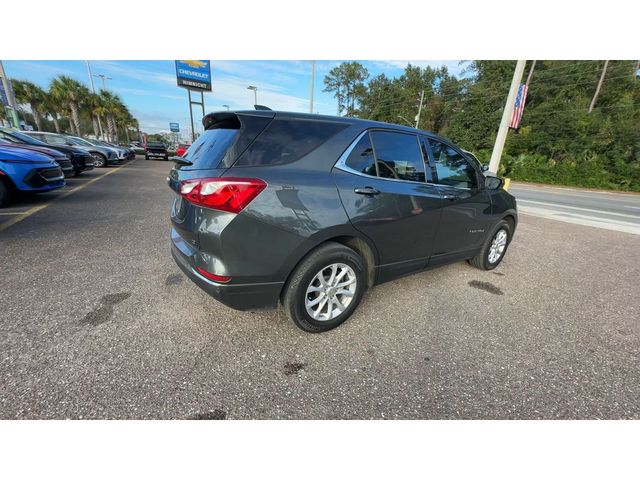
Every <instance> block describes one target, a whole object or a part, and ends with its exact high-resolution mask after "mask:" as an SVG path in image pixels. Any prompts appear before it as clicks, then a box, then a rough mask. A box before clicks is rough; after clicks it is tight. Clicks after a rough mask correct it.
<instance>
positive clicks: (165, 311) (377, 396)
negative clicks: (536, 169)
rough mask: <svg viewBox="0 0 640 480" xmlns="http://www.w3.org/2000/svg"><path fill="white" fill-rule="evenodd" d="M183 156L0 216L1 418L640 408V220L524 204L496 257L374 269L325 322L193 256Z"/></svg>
mask: <svg viewBox="0 0 640 480" xmlns="http://www.w3.org/2000/svg"><path fill="white" fill-rule="evenodd" d="M169 166H170V165H169V164H168V163H166V162H161V161H145V160H135V161H133V162H130V163H129V164H128V165H126V166H124V167H122V168H119V169H109V170H106V171H105V170H96V171H93V172H89V173H88V174H87V175H86V177H87V178H85V179H79V180H75V179H73V180H71V181H70V182H69V184H70V186H69V188H68V190H67V192H70V193H67V192H58V193H56V194H54V193H52V194H48V195H46V196H44V197H36V198H35V199H28V202H30V203H28V204H27V205H24V204H18V205H16V206H14V207H12V209H10V210H11V211H13V212H22V213H20V214H19V215H5V216H2V215H0V220H1V221H2V222H3V223H1V224H0V251H1V252H2V255H1V257H0V258H2V261H1V262H0V298H1V307H2V308H1V309H0V352H1V354H0V418H3V419H16V418H32V419H36V418H74V419H77V418H107V419H110V418H136V419H150V418H159V419H189V418H194V419H199V418H204V419H222V418H226V419H253V418H258V419H272V418H287V419H296V418H298V419H299V418H306V419H351V418H363V419H369V418H373V419H382V418H386V419H393V418H402V419H451V418H465V419H555V418H564V419H574V418H588V419H594V418H611V419H617V418H627V419H630V418H633V419H639V418H640V322H639V321H638V319H639V318H640V295H638V279H639V278H640V256H638V254H637V252H638V251H639V248H640V237H639V236H637V235H633V234H628V233H623V232H619V231H611V230H606V229H603V228H593V227H589V226H583V225H576V224H572V223H566V222H558V221H555V220H550V219H546V218H538V217H535V216H532V215H522V216H521V218H520V224H519V226H518V230H517V232H516V235H515V238H514V241H513V243H512V244H511V246H510V248H509V251H508V252H507V255H506V257H505V259H504V261H503V263H502V264H501V265H500V267H498V268H497V269H496V270H494V271H492V272H483V271H480V270H476V269H474V268H472V267H471V266H469V265H468V264H467V263H465V262H460V263H456V264H454V265H449V266H446V267H442V268H439V269H436V270H432V271H428V272H424V273H420V274H417V275H413V276H410V277H406V278H403V279H400V280H397V281H394V282H390V283H387V284H384V285H380V286H377V287H375V288H374V289H373V290H372V291H370V292H368V293H367V294H366V295H365V297H364V299H363V301H362V304H361V305H360V307H359V309H358V310H357V311H356V313H355V314H354V315H353V316H352V317H351V318H350V319H349V320H348V321H347V322H346V323H345V324H344V325H342V326H341V327H339V328H338V329H335V330H333V331H331V332H327V333H324V334H318V335H312V334H307V333H304V332H302V331H300V330H299V329H297V328H296V327H295V326H294V325H293V324H292V323H290V322H289V321H288V320H287V318H286V317H285V315H284V314H283V313H282V312H281V311H279V310H274V311H266V312H238V311H234V310H231V309H229V308H227V307H224V306H223V305H221V304H219V303H217V302H216V301H215V300H213V299H212V298H210V297H209V296H207V295H206V294H205V293H204V292H203V291H201V290H200V289H199V288H198V287H196V286H195V285H194V284H192V283H191V282H190V281H188V280H187V279H186V278H185V277H184V276H183V275H182V274H181V272H180V270H179V269H178V267H177V266H176V265H175V264H174V263H173V260H172V258H171V255H170V250H169V243H170V240H169V228H170V223H169V218H168V213H169V207H170V203H171V200H172V197H173V193H172V192H171V191H170V190H169V188H168V187H167V186H166V181H165V177H166V174H167V172H168V169H169ZM105 172H109V174H108V175H106V176H104V177H101V176H102V175H104V174H105ZM98 177H101V178H99V179H97V178H98ZM93 179H97V180H96V181H93V182H91V181H92V180H93ZM89 182H91V183H89ZM81 184H82V185H85V184H86V186H85V187H83V188H81V189H79V190H73V188H76V187H79V186H80V185H81ZM52 200H53V201H52ZM43 205H46V206H44V207H43V208H40V209H39V210H33V209H35V208H36V207H38V208H39V207H42V206H43ZM629 205H635V203H629ZM585 208H591V206H585ZM29 211H31V213H27V212H29ZM18 216H19V217H20V220H19V221H13V220H7V218H9V217H11V218H13V217H18ZM9 221H12V222H13V224H11V225H9V226H7V222H9ZM2 225H4V226H5V228H4V229H2V228H3V227H2Z"/></svg>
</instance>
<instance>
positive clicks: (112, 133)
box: [100, 90, 127, 142]
mask: <svg viewBox="0 0 640 480" xmlns="http://www.w3.org/2000/svg"><path fill="white" fill-rule="evenodd" d="M100 99H101V101H102V106H103V107H104V111H105V114H106V116H107V128H108V131H109V135H108V136H109V140H110V141H112V142H113V141H115V142H117V141H118V125H117V122H116V119H117V118H120V117H121V115H122V112H123V111H124V110H125V109H126V108H127V107H125V105H124V103H122V100H121V99H120V97H119V96H118V95H116V94H115V93H112V92H110V91H108V90H100Z"/></svg>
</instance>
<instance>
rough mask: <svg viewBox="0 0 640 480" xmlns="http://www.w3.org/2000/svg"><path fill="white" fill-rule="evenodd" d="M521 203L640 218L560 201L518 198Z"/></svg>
mask: <svg viewBox="0 0 640 480" xmlns="http://www.w3.org/2000/svg"><path fill="white" fill-rule="evenodd" d="M523 203H524V204H527V203H532V204H534V205H544V206H547V207H555V208H569V209H571V210H579V211H581V212H591V213H602V214H606V215H616V216H618V217H627V218H635V219H640V216H639V215H629V214H627V213H615V212H609V211H608V210H597V209H594V208H584V207H574V206H571V205H564V204H562V203H550V202H539V201H537V200H523V199H520V200H518V205H521V204H523Z"/></svg>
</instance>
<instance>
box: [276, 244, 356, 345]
mask: <svg viewBox="0 0 640 480" xmlns="http://www.w3.org/2000/svg"><path fill="white" fill-rule="evenodd" d="M364 289H365V268H364V263H363V261H362V258H361V257H360V255H358V254H357V253H356V252H354V251H353V250H351V249H350V248H347V247H345V246H344V245H341V244H339V243H327V244H324V245H322V246H321V247H319V248H318V249H317V250H315V251H313V252H312V253H311V254H309V255H308V256H307V257H306V258H305V259H304V260H303V261H302V262H301V263H300V265H298V267H296V269H295V270H294V271H293V273H292V274H291V277H290V279H289V281H288V282H287V284H286V285H285V291H284V295H283V298H282V306H283V307H284V310H285V312H286V314H287V316H288V317H289V318H290V319H291V320H292V321H293V323H295V324H296V325H297V326H298V327H299V328H301V329H302V330H305V331H307V332H312V333H317V332H325V331H327V330H331V329H332V328H335V327H337V326H338V325H340V324H341V323H343V322H344V321H345V320H346V319H347V318H349V317H350V316H351V314H352V313H353V312H354V310H355V309H356V307H357V306H358V304H359V303H360V300H361V299H362V294H363V293H364Z"/></svg>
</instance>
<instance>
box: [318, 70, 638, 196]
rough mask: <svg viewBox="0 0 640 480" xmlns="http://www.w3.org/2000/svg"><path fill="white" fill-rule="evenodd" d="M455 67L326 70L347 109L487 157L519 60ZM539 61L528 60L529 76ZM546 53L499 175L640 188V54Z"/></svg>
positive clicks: (341, 108) (342, 110)
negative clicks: (639, 57)
mask: <svg viewBox="0 0 640 480" xmlns="http://www.w3.org/2000/svg"><path fill="white" fill-rule="evenodd" d="M463 66H464V70H463V73H462V74H461V75H459V76H456V75H453V74H451V73H450V72H449V70H448V69H447V67H445V66H442V67H439V68H432V67H429V66H427V67H425V68H421V67H418V66H413V65H408V66H407V67H406V68H405V70H404V72H403V73H402V75H400V76H398V77H395V78H391V77H388V76H387V75H385V74H380V75H377V76H375V77H373V78H371V76H370V75H369V72H368V70H367V69H366V67H365V66H364V65H362V64H361V63H359V62H343V63H342V64H340V65H339V66H337V67H335V68H333V69H332V70H331V71H330V72H329V74H328V75H327V76H326V77H325V79H324V85H325V89H324V90H325V91H326V92H331V93H333V94H334V95H335V97H336V99H337V101H338V113H339V114H341V115H347V116H355V117H360V118H367V119H371V120H379V121H383V122H389V123H401V124H410V125H411V126H414V119H415V116H416V114H417V112H418V108H419V101H420V96H421V92H422V91H424V100H423V104H422V110H421V115H420V121H419V125H418V128H420V129H423V130H427V131H431V132H434V133H437V134H439V135H442V136H444V137H446V138H449V139H451V140H452V141H453V142H455V143H456V144H457V145H459V146H461V147H462V148H464V149H466V150H469V151H472V152H474V153H475V154H476V155H477V156H478V158H480V160H482V161H483V162H486V163H488V161H489V157H490V156H491V150H492V148H493V143H494V141H495V137H496V133H497V131H498V126H499V123H500V118H501V116H502V111H503V108H504V102H505V99H506V96H507V92H508V89H509V85H510V83H511V78H512V76H513V71H514V68H515V61H488V60H474V61H470V62H464V63H463ZM532 66H533V62H528V63H527V70H526V71H525V78H527V76H528V73H529V72H528V71H530V70H531V68H532ZM603 67H604V61H547V60H543V61H537V62H536V63H535V69H534V70H533V72H531V73H532V75H531V82H530V85H529V93H528V96H527V100H526V106H525V110H524V114H523V117H522V121H521V124H520V127H519V128H518V130H517V131H514V130H510V133H509V135H508V137H507V142H506V145H505V149H504V153H503V157H502V161H501V165H500V172H499V173H500V174H501V175H505V176H508V177H510V178H513V179H516V180H523V181H532V182H543V183H554V184H564V185H575V186H584V187H597V188H614V189H622V190H634V191H640V159H639V156H640V78H639V77H638V64H637V62H636V61H610V62H608V66H607V68H606V71H605V76H604V81H603V84H602V88H601V90H600V92H599V95H598V96H597V98H596V103H595V106H594V107H593V109H592V110H591V111H589V110H590V104H591V102H592V100H593V98H594V93H595V91H596V87H597V84H598V80H599V78H600V76H601V74H602V72H603Z"/></svg>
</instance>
